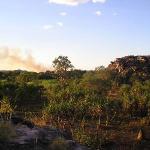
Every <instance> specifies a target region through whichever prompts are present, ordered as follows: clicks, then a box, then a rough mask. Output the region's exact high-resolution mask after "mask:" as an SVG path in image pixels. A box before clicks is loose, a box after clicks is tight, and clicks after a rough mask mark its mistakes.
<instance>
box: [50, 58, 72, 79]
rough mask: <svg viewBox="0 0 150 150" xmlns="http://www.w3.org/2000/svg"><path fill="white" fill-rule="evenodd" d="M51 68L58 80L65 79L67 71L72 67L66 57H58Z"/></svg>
mask: <svg viewBox="0 0 150 150" xmlns="http://www.w3.org/2000/svg"><path fill="white" fill-rule="evenodd" d="M53 67H54V69H55V71H56V73H57V74H58V75H59V77H60V79H66V78H67V71H68V70H70V69H72V68H73V65H72V64H71V61H70V60H69V59H68V57H67V56H58V58H55V60H54V61H53Z"/></svg>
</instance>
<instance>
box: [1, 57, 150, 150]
mask: <svg viewBox="0 0 150 150" xmlns="http://www.w3.org/2000/svg"><path fill="white" fill-rule="evenodd" d="M63 59H64V58H63ZM61 61H62V57H60V58H59V59H55V61H54V62H53V63H55V67H56V68H55V69H56V71H52V72H50V71H47V72H45V73H44V72H43V73H34V72H26V71H4V72H0V99H1V103H2V102H3V101H4V100H6V99H7V100H8V101H9V103H10V105H11V107H12V108H13V111H14V112H15V111H16V112H18V111H19V112H26V113H27V112H33V113H34V112H38V113H40V114H41V116H42V117H40V118H38V116H36V119H35V116H34V117H33V118H31V119H32V120H36V122H37V123H38V121H39V122H40V120H41V118H42V119H43V121H45V123H47V122H48V123H52V124H53V125H55V126H57V127H59V128H62V129H67V130H69V131H70V132H71V134H72V135H73V137H74V138H76V140H78V141H79V142H81V143H83V144H86V145H88V146H90V147H92V148H93V149H96V148H99V149H100V147H101V145H103V143H105V142H106V140H107V138H108V137H109V136H108V133H106V132H103V131H101V130H100V128H101V127H102V126H103V127H109V126H110V125H113V124H117V125H121V124H122V122H124V121H125V120H126V119H128V120H132V119H135V118H140V119H142V118H145V117H147V121H150V120H149V119H148V118H149V115H150V114H149V112H150V79H147V78H146V79H145V80H144V79H143V80H139V79H137V78H136V77H135V73H133V74H131V72H129V73H130V76H129V75H128V74H125V75H123V74H120V73H119V72H117V71H116V70H113V69H110V68H105V67H97V68H96V69H95V70H92V71H82V70H72V69H70V68H72V67H73V66H72V65H71V62H70V61H69V62H68V58H67V57H65V61H64V62H65V63H66V62H67V63H68V66H67V67H68V68H67V67H66V68H63V67H64V66H63V65H64V64H65V63H64V62H63V63H60V62H61ZM62 64H63V65H62ZM1 106H2V105H1ZM93 127H94V129H93V130H92V131H91V128H93ZM93 140H94V141H93Z"/></svg>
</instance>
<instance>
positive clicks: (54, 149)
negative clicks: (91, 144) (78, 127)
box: [0, 117, 87, 150]
mask: <svg viewBox="0 0 150 150" xmlns="http://www.w3.org/2000/svg"><path fill="white" fill-rule="evenodd" d="M7 123H8V124H9V125H10V126H11V128H12V129H11V130H14V131H15V134H16V135H15V137H13V138H12V139H10V140H9V141H3V142H1V141H0V150H16V149H17V150H34V149H36V150H87V148H86V147H84V146H81V145H80V144H78V143H77V142H75V141H73V139H72V137H71V138H66V135H65V133H64V132H62V131H60V130H59V129H55V128H52V127H49V126H45V127H38V126H35V125H34V126H33V124H32V123H31V122H29V121H25V120H24V119H21V118H18V117H16V118H13V119H12V121H11V122H10V121H9V122H7Z"/></svg>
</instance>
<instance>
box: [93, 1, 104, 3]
mask: <svg viewBox="0 0 150 150" xmlns="http://www.w3.org/2000/svg"><path fill="white" fill-rule="evenodd" d="M92 2H93V3H105V2H106V0H92Z"/></svg>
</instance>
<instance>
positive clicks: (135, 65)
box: [108, 55, 150, 80]
mask: <svg viewBox="0 0 150 150" xmlns="http://www.w3.org/2000/svg"><path fill="white" fill-rule="evenodd" d="M108 68H109V69H111V70H116V71H117V72H118V73H119V74H121V75H124V76H132V75H134V76H136V77H140V78H142V79H144V80H146V79H150V55H147V56H125V57H122V58H117V59H116V60H115V61H113V62H111V64H110V65H109V66H108Z"/></svg>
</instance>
